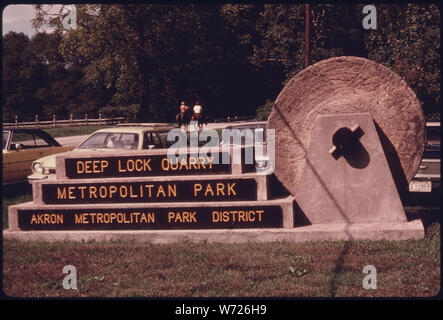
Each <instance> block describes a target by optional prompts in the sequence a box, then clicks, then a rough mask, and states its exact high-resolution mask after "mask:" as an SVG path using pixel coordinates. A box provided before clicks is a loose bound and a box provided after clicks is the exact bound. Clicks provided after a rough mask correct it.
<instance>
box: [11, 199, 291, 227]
mask: <svg viewBox="0 0 443 320" xmlns="http://www.w3.org/2000/svg"><path fill="white" fill-rule="evenodd" d="M18 216H19V219H18V225H19V227H20V229H22V230H170V229H202V228H204V229H224V228H228V229H231V228H281V227H282V226H283V214H282V208H281V207H280V206H278V205H263V206H251V205H243V206H229V207H226V206H210V207H199V206H196V207H172V206H171V207H168V208H157V207H150V206H145V207H138V208H123V209H119V210H115V209H111V208H108V209H103V208H97V209H89V210H83V209H52V210H26V209H25V210H19V212H18Z"/></svg>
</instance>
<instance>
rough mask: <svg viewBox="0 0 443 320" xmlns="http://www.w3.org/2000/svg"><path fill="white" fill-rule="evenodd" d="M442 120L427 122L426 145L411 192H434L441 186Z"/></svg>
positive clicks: (410, 184)
mask: <svg viewBox="0 0 443 320" xmlns="http://www.w3.org/2000/svg"><path fill="white" fill-rule="evenodd" d="M440 156H441V154H440V122H427V123H426V145H425V150H424V152H423V157H422V160H421V163H420V168H419V169H418V171H417V173H416V175H415V176H414V178H413V180H412V181H411V182H410V183H409V191H410V192H432V191H433V190H435V189H438V188H440Z"/></svg>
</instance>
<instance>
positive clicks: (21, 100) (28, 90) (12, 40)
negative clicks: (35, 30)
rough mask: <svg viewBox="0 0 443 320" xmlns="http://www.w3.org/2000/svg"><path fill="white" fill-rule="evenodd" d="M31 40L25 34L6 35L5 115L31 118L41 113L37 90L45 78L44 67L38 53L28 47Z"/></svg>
mask: <svg viewBox="0 0 443 320" xmlns="http://www.w3.org/2000/svg"><path fill="white" fill-rule="evenodd" d="M29 44H30V39H29V38H28V36H26V35H25V34H23V33H16V32H9V33H8V34H6V35H4V36H3V41H2V45H3V47H2V50H3V51H2V53H3V59H2V62H3V70H2V71H3V72H2V86H3V94H2V105H3V117H4V118H5V119H13V118H14V116H15V115H19V116H20V119H22V120H24V119H26V120H31V119H32V118H33V116H34V114H36V113H39V112H41V104H40V102H39V100H38V98H37V96H36V92H37V90H38V89H39V88H40V85H41V83H42V82H44V81H45V78H44V72H43V70H42V68H43V66H42V64H41V63H39V60H38V57H37V55H36V54H35V53H34V52H32V51H31V50H28V47H29Z"/></svg>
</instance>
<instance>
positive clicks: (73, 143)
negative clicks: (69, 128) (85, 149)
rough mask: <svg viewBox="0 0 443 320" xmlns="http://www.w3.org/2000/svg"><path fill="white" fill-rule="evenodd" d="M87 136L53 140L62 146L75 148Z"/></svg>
mask: <svg viewBox="0 0 443 320" xmlns="http://www.w3.org/2000/svg"><path fill="white" fill-rule="evenodd" d="M87 136H88V135H81V136H70V137H59V138H55V140H57V141H58V142H59V143H60V144H61V145H62V146H77V145H78V144H79V143H80V142H81V141H82V140H83V139H85V138H86V137H87Z"/></svg>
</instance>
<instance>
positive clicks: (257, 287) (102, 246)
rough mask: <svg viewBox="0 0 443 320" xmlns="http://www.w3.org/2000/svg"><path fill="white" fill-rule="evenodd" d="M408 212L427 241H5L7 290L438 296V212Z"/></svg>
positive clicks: (15, 194)
mask: <svg viewBox="0 0 443 320" xmlns="http://www.w3.org/2000/svg"><path fill="white" fill-rule="evenodd" d="M16 188H18V189H15V190H14V189H9V188H8V189H6V190H4V195H3V196H4V198H3V228H7V220H6V219H5V218H6V217H7V216H6V214H7V213H6V211H7V207H8V205H11V204H14V203H21V202H25V201H30V200H31V199H32V197H31V194H30V188H29V187H25V186H21V187H20V186H18V187H16ZM26 188H28V189H26ZM5 191H7V192H5ZM407 209H408V211H409V212H412V216H414V215H415V217H420V218H421V219H422V221H423V224H424V226H425V231H426V237H425V238H424V239H419V240H404V241H336V242H307V243H290V242H269V243H243V244H221V243H186V242H185V243H176V244H143V243H128V242H108V243H99V242H88V243H74V242H58V243H44V242H21V241H11V240H7V241H3V288H2V289H3V291H4V293H6V294H7V295H9V296H14V297H429V296H434V295H436V294H438V292H439V291H440V273H441V272H440V214H439V206H438V207H434V206H427V207H426V206H410V207H408V208H407ZM414 212H415V213H414ZM410 216H411V215H410ZM66 265H74V266H75V267H76V269H77V278H78V280H77V287H78V289H77V290H65V289H63V286H62V281H63V278H64V277H65V276H66V275H65V274H63V267H64V266H66ZM366 265H373V266H375V268H376V271H377V289H375V290H366V289H364V288H363V286H362V281H363V279H364V277H365V276H366V274H364V273H363V272H362V271H363V268H364V267H365V266H366Z"/></svg>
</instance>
